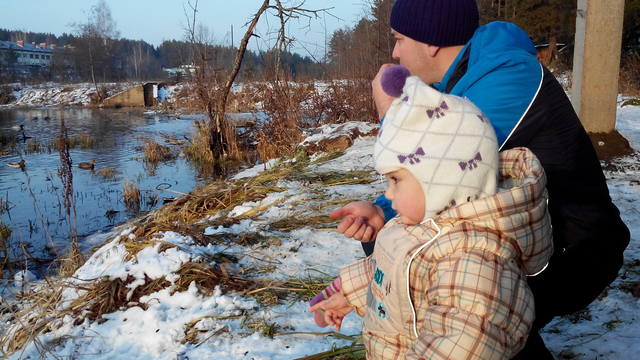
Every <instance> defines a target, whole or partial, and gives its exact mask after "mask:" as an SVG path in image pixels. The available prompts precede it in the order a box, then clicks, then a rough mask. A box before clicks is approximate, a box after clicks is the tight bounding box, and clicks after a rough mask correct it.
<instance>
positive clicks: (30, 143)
mask: <svg viewBox="0 0 640 360" xmlns="http://www.w3.org/2000/svg"><path fill="white" fill-rule="evenodd" d="M44 149H45V148H43V147H42V146H40V143H39V142H38V141H37V140H36V139H29V140H27V143H26V145H25V147H24V153H25V154H33V153H39V152H42V151H44Z"/></svg>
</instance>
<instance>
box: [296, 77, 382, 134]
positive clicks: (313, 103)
mask: <svg viewBox="0 0 640 360" xmlns="http://www.w3.org/2000/svg"><path fill="white" fill-rule="evenodd" d="M308 103H309V106H308V107H307V109H306V110H305V116H306V117H307V118H308V119H309V120H311V121H312V123H313V124H315V125H320V124H326V123H343V122H346V121H367V122H373V121H375V122H377V119H378V115H377V112H376V109H375V104H374V102H373V98H372V97H371V82H370V81H368V80H340V81H332V82H330V83H329V85H328V86H327V87H326V88H325V89H324V91H319V90H316V91H315V92H314V94H313V96H311V97H310V99H309V102H308Z"/></svg>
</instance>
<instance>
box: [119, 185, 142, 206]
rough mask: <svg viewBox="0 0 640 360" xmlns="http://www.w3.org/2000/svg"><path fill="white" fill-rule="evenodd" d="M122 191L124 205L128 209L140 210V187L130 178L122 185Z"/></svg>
mask: <svg viewBox="0 0 640 360" xmlns="http://www.w3.org/2000/svg"><path fill="white" fill-rule="evenodd" d="M122 193H123V200H124V205H125V206H126V207H127V209H129V210H133V211H138V210H140V200H141V196H140V189H139V188H138V186H137V185H136V184H135V183H134V182H133V181H130V180H127V181H125V182H124V184H123V185H122Z"/></svg>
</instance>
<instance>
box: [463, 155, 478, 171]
mask: <svg viewBox="0 0 640 360" xmlns="http://www.w3.org/2000/svg"><path fill="white" fill-rule="evenodd" d="M478 161H482V156H481V155H480V153H477V154H476V156H474V157H473V159H471V160H469V161H460V162H459V163H458V165H460V169H462V171H465V170H467V169H469V170H473V169H475V168H477V167H478Z"/></svg>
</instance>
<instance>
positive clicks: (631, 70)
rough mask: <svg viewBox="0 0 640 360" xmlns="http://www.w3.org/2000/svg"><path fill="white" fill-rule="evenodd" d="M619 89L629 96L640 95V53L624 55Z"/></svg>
mask: <svg viewBox="0 0 640 360" xmlns="http://www.w3.org/2000/svg"><path fill="white" fill-rule="evenodd" d="M619 91H620V92H621V93H622V94H625V95H629V96H635V97H637V96H639V95H640V54H638V53H635V54H628V55H623V57H622V59H621V66H620V84H619Z"/></svg>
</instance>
